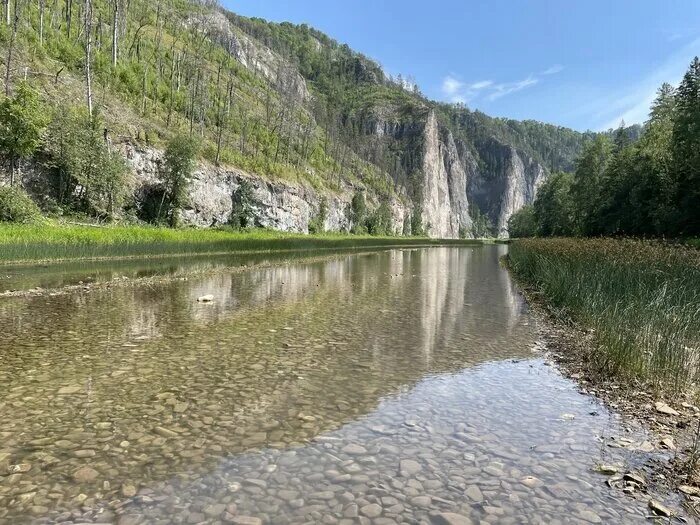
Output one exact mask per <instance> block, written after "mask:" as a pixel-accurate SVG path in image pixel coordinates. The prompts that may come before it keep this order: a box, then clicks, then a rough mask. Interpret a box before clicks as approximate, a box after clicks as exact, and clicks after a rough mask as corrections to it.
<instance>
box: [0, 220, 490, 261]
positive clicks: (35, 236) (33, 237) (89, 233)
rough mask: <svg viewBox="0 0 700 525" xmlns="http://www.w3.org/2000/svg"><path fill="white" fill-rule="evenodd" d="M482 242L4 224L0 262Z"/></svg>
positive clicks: (0, 237) (224, 230)
mask: <svg viewBox="0 0 700 525" xmlns="http://www.w3.org/2000/svg"><path fill="white" fill-rule="evenodd" d="M482 242H483V241H478V240H473V239H470V240H459V239H446V240H444V239H443V240H441V239H427V238H420V237H372V236H358V235H342V234H322V235H304V234H292V233H282V232H275V231H270V230H254V231H244V232H237V231H233V230H227V229H170V228H154V227H142V226H107V227H95V226H80V225H61V224H41V225H10V224H7V225H0V263H16V262H31V261H50V260H71V259H90V258H95V259H97V258H126V257H144V256H154V255H194V254H207V253H229V252H231V253H234V252H246V251H281V250H319V249H354V248H382V247H389V246H431V245H474V244H480V243H482Z"/></svg>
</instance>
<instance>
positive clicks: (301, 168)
mask: <svg viewBox="0 0 700 525" xmlns="http://www.w3.org/2000/svg"><path fill="white" fill-rule="evenodd" d="M11 3H12V2H11ZM16 6H19V7H16ZM10 7H11V8H12V7H13V6H10ZM14 10H16V11H18V17H17V18H18V24H17V31H16V35H15V36H14V37H13V36H12V34H13V26H14V24H13V23H10V24H9V25H7V24H3V26H2V28H0V44H1V45H2V46H3V52H4V55H5V56H6V57H7V56H8V51H9V49H10V48H12V50H13V52H12V55H13V56H12V60H11V64H10V68H9V70H10V81H11V82H12V83H13V84H16V83H17V82H18V81H19V80H20V79H22V78H26V79H27V81H28V83H29V84H30V85H32V86H33V87H35V88H36V89H37V90H38V91H39V92H40V93H41V94H42V97H43V99H44V100H45V101H47V102H48V103H49V104H50V105H51V106H53V107H64V106H66V105H79V104H82V103H83V102H82V101H83V100H84V99H85V94H84V93H85V78H86V72H87V70H86V65H87V64H88V61H86V60H85V55H86V53H85V51H86V49H87V47H88V46H87V43H88V41H89V42H90V48H91V55H90V60H89V64H90V69H91V70H90V73H91V75H92V77H91V89H92V91H93V100H94V104H95V106H96V107H97V109H98V110H99V111H100V112H101V115H102V118H103V119H104V122H105V127H106V128H107V132H106V133H107V138H108V140H109V141H110V144H111V145H112V146H113V147H114V148H117V149H118V150H119V151H120V152H122V153H123V155H124V157H125V158H126V159H127V160H128V161H129V163H130V167H131V170H132V172H133V177H132V178H131V181H130V184H131V186H130V192H129V194H130V196H131V197H130V198H129V199H127V201H126V202H125V203H124V205H123V206H124V210H125V212H124V213H127V214H128V213H133V214H136V215H138V216H139V217H141V218H142V219H146V220H147V219H148V218H149V212H148V210H149V209H150V208H149V202H152V201H153V199H154V198H157V195H158V191H159V184H161V183H160V182H159V177H158V173H159V169H160V164H161V158H162V150H163V145H164V143H165V141H166V140H167V139H168V138H169V137H170V136H172V135H173V133H174V132H175V131H178V130H179V131H181V132H182V131H184V132H187V133H192V134H194V135H196V136H197V137H198V140H199V141H200V142H201V145H202V148H201V155H202V159H201V162H200V163H199V165H198V168H197V171H196V175H195V179H194V180H193V181H192V186H191V189H190V192H189V193H190V195H189V203H188V205H187V206H186V207H185V209H184V210H183V212H182V215H183V217H182V218H183V219H184V220H185V221H186V222H189V223H193V224H199V225H215V224H221V223H225V222H227V221H228V220H229V216H230V214H231V210H232V207H233V206H235V203H236V202H238V201H240V200H241V198H242V195H244V196H245V197H246V198H249V199H250V201H251V205H250V208H251V210H252V214H253V220H252V223H253V224H256V225H259V226H266V227H272V228H279V229H287V230H296V231H308V229H309V226H310V224H311V225H314V224H315V225H316V226H314V228H316V229H318V224H319V222H320V223H322V227H323V228H324V229H328V230H348V229H351V228H353V229H363V228H365V227H366V228H368V229H369V230H370V231H371V232H372V231H373V232H376V233H379V232H380V231H381V230H389V231H391V232H393V233H398V234H400V233H404V234H408V233H427V234H428V235H430V236H433V237H457V236H479V235H486V234H488V233H489V232H492V233H495V234H498V235H506V223H507V220H508V218H509V217H510V215H511V214H512V213H514V212H515V211H516V210H518V209H519V208H520V207H522V206H523V205H524V204H526V203H531V202H532V201H533V199H534V197H535V194H536V192H537V188H538V187H539V186H540V185H541V184H542V182H543V181H544V180H545V179H546V178H547V176H548V174H549V173H551V172H553V171H559V170H571V169H572V168H573V162H574V159H575V158H576V157H577V155H578V154H579V153H580V151H581V148H582V145H583V144H584V142H585V141H587V140H588V139H589V138H591V137H592V136H593V134H592V133H579V132H576V131H573V130H571V129H567V128H564V127H560V126H554V125H550V124H544V123H540V122H536V121H531V120H528V121H515V120H510V119H502V118H492V117H489V116H487V115H485V114H483V113H481V112H479V111H471V110H469V109H468V108H466V107H464V106H461V105H454V104H445V103H440V102H434V101H431V100H429V99H427V98H426V97H424V96H423V95H422V94H421V93H420V92H419V90H418V89H417V87H416V86H414V85H412V84H410V83H408V82H406V81H404V80H403V79H401V78H398V79H392V78H389V77H387V75H386V74H385V73H384V72H383V71H382V68H381V67H380V66H379V65H378V64H377V63H376V62H374V61H372V60H370V59H369V58H367V57H365V56H364V55H362V54H361V53H358V52H356V51H353V50H352V49H350V48H349V47H348V46H347V45H344V44H340V43H338V42H336V41H335V40H333V39H331V38H330V37H328V36H326V35H325V34H323V33H321V32H319V31H317V30H315V29H313V28H311V27H309V26H307V25H293V24H289V23H281V24H276V23H271V22H267V21H264V20H261V19H257V18H246V17H242V16H239V15H236V14H234V13H231V12H228V11H226V10H224V9H222V8H221V7H219V6H218V5H216V4H213V3H211V2H194V1H191V0H161V1H159V2H158V3H152V2H146V1H144V0H131V1H129V2H126V1H125V0H109V1H108V0H86V2H80V3H75V2H73V1H72V0H63V1H62V0H58V1H57V2H48V3H47V2H39V3H38V4H37V3H25V2H23V0H15V7H14ZM87 12H91V13H92V16H91V17H87V16H86V13H87ZM10 19H11V20H10V21H11V22H12V21H13V20H14V18H13V17H10ZM88 35H90V38H88ZM5 63H6V64H7V59H6V60H5ZM40 157H41V154H39V155H37V159H39V158H40ZM37 159H34V161H32V162H29V163H26V166H25V169H24V175H23V182H24V184H25V186H26V187H27V188H29V189H30V190H31V191H32V192H33V193H34V195H35V196H36V197H37V198H38V200H40V202H41V203H42V205H44V206H45V207H47V208H51V207H52V206H53V205H55V201H56V197H55V195H53V194H52V190H51V188H52V187H53V186H52V184H47V183H46V182H47V180H48V179H50V178H51V177H55V176H56V175H55V173H54V172H52V170H51V169H47V168H46V165H45V164H42V163H40V162H38V161H37ZM49 182H50V180H49ZM360 194H362V195H363V198H364V200H365V201H366V208H367V211H366V213H365V215H363V216H362V217H360V216H358V212H357V210H356V209H354V208H353V204H352V201H353V197H355V202H356V203H357V202H358V201H359V199H360V198H359V197H357V196H358V195H360Z"/></svg>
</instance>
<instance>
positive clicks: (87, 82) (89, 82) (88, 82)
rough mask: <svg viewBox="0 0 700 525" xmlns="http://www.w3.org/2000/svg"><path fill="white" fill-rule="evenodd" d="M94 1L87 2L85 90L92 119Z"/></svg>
mask: <svg viewBox="0 0 700 525" xmlns="http://www.w3.org/2000/svg"><path fill="white" fill-rule="evenodd" d="M91 53H92V0H85V88H86V94H87V107H88V114H89V115H90V116H91V117H92V76H91V70H90V67H91V62H92V60H91V56H90V55H91Z"/></svg>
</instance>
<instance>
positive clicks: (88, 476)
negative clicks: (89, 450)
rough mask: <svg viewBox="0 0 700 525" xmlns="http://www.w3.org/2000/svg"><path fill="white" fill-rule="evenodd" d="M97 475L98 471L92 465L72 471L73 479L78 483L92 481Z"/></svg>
mask: <svg viewBox="0 0 700 525" xmlns="http://www.w3.org/2000/svg"><path fill="white" fill-rule="evenodd" d="M99 475H100V473H99V472H97V471H96V470H95V469H94V468H92V467H80V468H79V469H78V470H76V471H75V472H73V479H74V480H75V481H77V482H78V483H92V482H93V481H95V480H96V479H97V478H98V476H99Z"/></svg>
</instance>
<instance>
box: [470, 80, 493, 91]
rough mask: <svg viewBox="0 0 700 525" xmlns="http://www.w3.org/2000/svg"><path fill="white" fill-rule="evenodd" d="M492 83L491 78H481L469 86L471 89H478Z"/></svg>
mask: <svg viewBox="0 0 700 525" xmlns="http://www.w3.org/2000/svg"><path fill="white" fill-rule="evenodd" d="M492 85H493V81H491V80H481V81H479V82H474V83H473V84H471V85H470V86H469V87H470V88H471V89H476V90H479V89H484V88H487V87H489V86H492Z"/></svg>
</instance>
